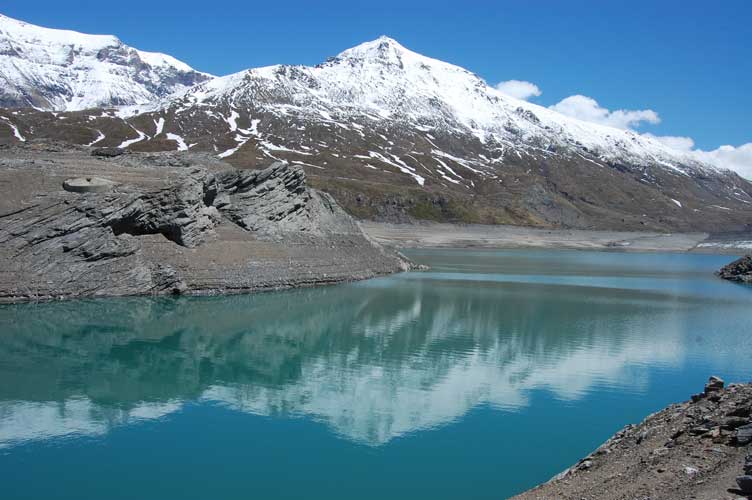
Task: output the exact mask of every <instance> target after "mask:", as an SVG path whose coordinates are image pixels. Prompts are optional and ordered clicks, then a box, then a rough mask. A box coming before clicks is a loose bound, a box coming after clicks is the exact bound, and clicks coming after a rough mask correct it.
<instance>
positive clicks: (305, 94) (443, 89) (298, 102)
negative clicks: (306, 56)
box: [166, 37, 705, 180]
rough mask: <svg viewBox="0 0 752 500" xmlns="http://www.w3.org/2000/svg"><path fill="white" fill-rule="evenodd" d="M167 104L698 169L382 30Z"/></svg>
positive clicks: (657, 146) (683, 156)
mask: <svg viewBox="0 0 752 500" xmlns="http://www.w3.org/2000/svg"><path fill="white" fill-rule="evenodd" d="M175 102H177V103H178V104H177V105H178V106H181V107H182V108H181V109H185V108H186V107H188V106H202V105H205V104H210V105H215V106H216V105H220V106H222V105H226V106H229V107H230V108H232V109H237V110H241V109H243V108H245V109H248V108H249V107H250V106H252V107H257V108H259V107H260V108H262V109H264V110H268V111H270V112H274V113H276V114H279V115H290V114H296V115H305V116H306V117H307V118H308V119H309V120H313V121H320V122H327V121H328V122H331V123H340V124H343V125H345V126H348V125H349V124H351V123H353V122H361V121H364V122H366V123H373V122H387V121H391V122H399V123H404V124H406V125H407V126H409V127H410V128H412V129H415V130H418V131H430V130H435V131H440V132H448V133H456V134H460V135H466V136H468V137H472V138H475V139H477V140H478V141H479V142H480V143H481V144H483V145H484V146H485V147H486V148H488V149H489V150H490V151H492V152H494V153H496V154H494V155H492V158H491V160H492V161H491V163H493V160H496V162H498V161H501V159H502V157H503V156H504V155H505V154H510V153H511V154H515V153H514V152H515V151H520V150H526V151H530V150H535V149H541V148H542V149H543V150H550V149H552V148H554V147H563V148H567V149H569V150H570V151H571V152H573V153H576V152H590V153H596V154H598V155H599V157H600V158H601V159H602V160H610V161H615V160H616V161H631V162H643V163H644V162H657V163H663V164H665V166H667V167H668V168H677V169H680V170H682V171H684V170H686V169H689V168H704V167H705V166H704V165H702V164H701V163H700V162H698V161H697V160H696V159H695V158H694V157H692V156H691V155H690V154H688V153H686V152H680V151H675V150H672V149H671V148H669V147H668V146H666V145H664V144H662V143H661V142H659V141H657V140H655V139H652V138H649V137H646V136H643V135H640V134H638V133H635V132H632V131H629V130H620V129H615V128H612V127H607V126H602V125H598V124H594V123H589V122H584V121H581V120H577V119H574V118H570V117H567V116H565V115H562V114H560V113H557V112H555V111H552V110H550V109H547V108H544V107H542V106H538V105H536V104H532V103H528V102H525V101H521V100H518V99H514V98H512V97H509V96H506V95H504V94H502V93H501V92H499V91H498V90H496V89H495V88H493V87H491V86H489V85H488V84H487V83H486V82H485V81H484V80H483V79H481V78H480V77H478V76H477V75H475V74H473V73H471V72H470V71H467V70H465V69H463V68H460V67H458V66H454V65H452V64H448V63H445V62H443V61H438V60H436V59H431V58H428V57H425V56H422V55H420V54H417V53H415V52H412V51H410V50H408V49H406V48H405V47H403V46H402V45H400V44H399V43H398V42H396V41H395V40H393V39H391V38H388V37H381V38H379V39H377V40H374V41H371V42H367V43H364V44H362V45H359V46H357V47H354V48H351V49H348V50H346V51H344V52H342V53H341V54H339V55H338V56H336V57H334V58H331V59H329V60H328V61H326V62H325V63H323V64H321V65H318V66H315V67H304V66H281V65H278V66H270V67H265V68H258V69H251V70H248V71H245V72H241V73H237V74H234V75H230V76H226V77H223V78H218V79H215V80H213V81H211V82H207V83H205V84H202V85H199V86H197V87H195V88H194V89H191V90H189V91H188V92H187V93H186V94H185V95H184V96H183V97H182V98H178V99H177V100H176V101H175ZM175 102H172V103H169V104H168V105H167V106H166V107H167V108H169V107H175V106H176V103H175ZM363 125H364V126H365V123H364V124H363ZM479 160H480V161H479V163H489V162H485V161H483V160H482V158H480V159H479ZM416 180H417V179H416Z"/></svg>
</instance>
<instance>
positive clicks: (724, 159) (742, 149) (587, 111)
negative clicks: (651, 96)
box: [496, 80, 752, 180]
mask: <svg viewBox="0 0 752 500" xmlns="http://www.w3.org/2000/svg"><path fill="white" fill-rule="evenodd" d="M496 88H497V89H498V90H499V91H500V92H502V93H504V94H506V95H509V96H512V97H515V98H517V99H523V100H528V99H530V98H531V97H537V96H539V95H541V93H542V92H541V90H540V88H538V86H537V85H535V84H534V83H531V82H526V81H523V80H508V81H505V82H500V83H498V84H497V85H496ZM549 108H550V109H552V110H554V111H556V112H559V113H561V114H564V115H567V116H571V117H573V118H577V119H580V120H584V121H588V122H593V123H600V124H601V125H608V126H611V127H616V128H620V129H635V128H637V127H639V126H640V125H642V124H643V123H651V124H658V123H660V122H661V118H660V116H658V113H656V112H655V111H653V110H652V109H637V110H628V109H617V110H614V111H611V110H609V109H607V108H604V107H602V106H601V105H600V104H598V101H596V100H595V99H593V98H592V97H588V96H584V95H580V94H577V95H571V96H569V97H566V98H564V99H562V100H561V101H559V102H558V103H556V104H554V105H553V106H549ZM643 135H644V136H647V137H650V138H651V139H654V140H656V141H658V142H661V143H663V144H664V145H666V146H668V147H670V148H671V149H675V150H677V151H683V152H686V153H689V154H691V155H693V156H694V157H695V158H697V159H698V160H699V161H702V162H704V163H708V164H711V165H714V166H717V167H720V168H726V169H729V170H733V171H734V172H736V173H737V174H739V175H740V176H742V177H744V178H745V179H748V180H752V142H749V143H746V144H742V145H741V146H728V145H727V146H721V147H719V148H718V149H714V150H712V151H703V150H701V149H695V141H694V139H692V138H691V137H683V136H673V135H653V134H650V133H645V134H643Z"/></svg>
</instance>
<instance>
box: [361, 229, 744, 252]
mask: <svg viewBox="0 0 752 500" xmlns="http://www.w3.org/2000/svg"><path fill="white" fill-rule="evenodd" d="M363 229H364V230H365V231H366V232H367V233H368V234H369V235H370V236H371V237H372V238H374V239H375V240H376V241H378V242H379V243H381V244H382V245H385V246H393V247H402V248H424V247H446V248H499V249H516V248H552V249H553V248H557V249H572V250H605V251H618V252H697V253H714V254H728V255H740V254H743V253H745V252H749V248H750V247H749V245H751V244H752V243H750V241H752V236H751V235H749V234H746V233H735V234H728V233H725V234H709V233H702V232H695V233H666V232H657V231H604V230H590V229H563V228H538V227H525V226H509V225H495V226H492V225H482V224H447V223H436V222H420V223H411V224H408V223H405V224H392V223H386V222H374V221H366V222H363Z"/></svg>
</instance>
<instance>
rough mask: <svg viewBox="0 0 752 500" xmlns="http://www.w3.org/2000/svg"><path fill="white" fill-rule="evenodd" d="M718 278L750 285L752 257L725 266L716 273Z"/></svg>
mask: <svg viewBox="0 0 752 500" xmlns="http://www.w3.org/2000/svg"><path fill="white" fill-rule="evenodd" d="M718 276H720V277H721V278H723V279H725V280H729V281H738V282H740V283H752V255H746V256H744V257H742V258H740V259H737V260H735V261H734V262H732V263H730V264H726V265H725V266H723V267H722V268H721V269H720V270H719V271H718Z"/></svg>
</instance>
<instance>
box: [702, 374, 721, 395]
mask: <svg viewBox="0 0 752 500" xmlns="http://www.w3.org/2000/svg"><path fill="white" fill-rule="evenodd" d="M723 385H724V382H723V379H721V378H719V377H716V376H712V377H710V378H709V379H708V383H707V384H705V394H706V395H708V394H710V393H711V392H717V391H720V390H723Z"/></svg>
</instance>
